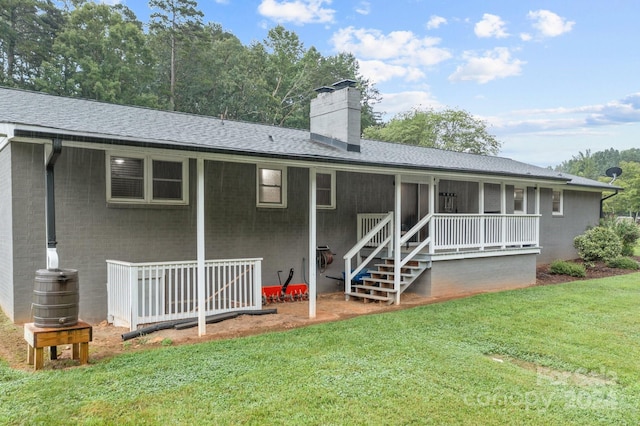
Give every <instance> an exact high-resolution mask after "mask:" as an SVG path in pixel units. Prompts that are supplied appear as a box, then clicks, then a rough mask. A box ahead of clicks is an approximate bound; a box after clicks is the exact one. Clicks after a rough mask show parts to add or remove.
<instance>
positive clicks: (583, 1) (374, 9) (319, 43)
mask: <svg viewBox="0 0 640 426" xmlns="http://www.w3.org/2000/svg"><path fill="white" fill-rule="evenodd" d="M105 1H106V0H105ZM107 2H109V3H114V2H121V3H124V4H126V5H127V6H128V7H130V8H131V9H132V10H134V12H136V14H137V16H138V18H139V19H140V20H141V21H143V22H147V21H148V16H149V13H150V10H149V8H148V5H147V1H144V0H119V1H118V0H109V1H107ZM198 6H199V9H200V10H202V11H203V12H204V14H205V21H207V22H208V21H212V22H217V23H220V24H221V25H222V26H223V28H224V29H225V30H227V31H230V32H231V33H233V34H235V35H236V36H237V37H239V38H240V40H241V41H242V42H243V43H244V44H249V43H251V42H252V41H262V40H264V38H265V37H266V35H267V31H268V30H269V29H270V28H272V27H274V26H275V25H278V24H282V25H284V26H285V27H286V28H287V29H289V30H292V31H294V32H295V33H296V34H298V36H299V37H300V40H301V41H302V42H303V43H304V45H305V47H307V48H309V47H311V46H315V47H316V48H317V49H318V50H320V51H321V52H322V53H323V54H324V55H332V54H335V53H338V52H341V51H349V52H351V53H353V54H354V55H355V56H356V58H358V60H359V63H360V67H361V72H362V74H363V75H364V76H365V77H367V78H369V79H370V80H371V81H372V82H374V83H375V85H376V87H377V88H378V89H379V90H380V92H381V94H382V97H383V100H382V102H381V103H380V104H378V105H377V106H376V110H378V111H380V112H385V113H386V115H385V116H384V117H385V118H387V119H388V118H390V117H392V116H393V115H395V114H396V113H399V112H403V111H408V110H411V109H412V108H416V107H419V108H434V109H441V108H446V107H452V108H460V109H464V110H467V111H469V112H470V113H471V114H473V115H474V116H476V117H478V118H480V119H483V120H485V121H486V122H487V124H488V126H489V130H490V132H491V133H493V134H495V135H496V136H497V138H498V139H499V140H500V141H501V142H502V144H503V145H502V149H501V152H500V155H501V156H504V157H510V158H513V159H515V160H519V161H524V162H527V163H531V164H536V165H539V166H553V165H557V164H560V163H561V162H562V161H564V160H568V159H570V158H571V157H572V156H574V155H577V154H578V152H580V151H582V152H585V151H586V150H591V151H592V152H596V151H602V150H605V149H608V148H615V149H618V150H624V149H628V148H634V147H640V138H639V136H640V124H639V122H640V49H639V46H638V44H640V25H638V19H639V17H640V1H638V0H607V1H605V0H598V1H596V0H579V1H575V0H554V1H551V0H549V1H546V0H536V1H533V0H482V1H480V0H466V1H463V0H394V1H390V0H368V1H358V0H355V1H338V0H333V1H331V0H199V1H198ZM328 83H330V82H328Z"/></svg>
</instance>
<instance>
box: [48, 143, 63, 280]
mask: <svg viewBox="0 0 640 426" xmlns="http://www.w3.org/2000/svg"><path fill="white" fill-rule="evenodd" d="M61 152H62V139H60V138H59V137H56V138H53V139H52V149H51V153H50V154H49V156H48V157H47V161H46V177H45V179H46V181H45V182H46V214H47V269H49V270H52V269H58V264H59V262H58V252H57V250H56V246H57V245H58V242H57V241H56V200H55V186H54V166H55V164H56V161H57V160H58V157H59V156H60V154H61Z"/></svg>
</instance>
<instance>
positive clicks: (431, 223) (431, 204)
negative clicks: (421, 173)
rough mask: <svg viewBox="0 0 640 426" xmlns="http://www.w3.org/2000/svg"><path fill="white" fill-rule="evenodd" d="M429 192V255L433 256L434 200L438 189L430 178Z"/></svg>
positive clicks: (434, 239) (433, 179)
mask: <svg viewBox="0 0 640 426" xmlns="http://www.w3.org/2000/svg"><path fill="white" fill-rule="evenodd" d="M429 183H430V185H431V192H430V197H429V213H430V214H431V215H432V216H431V220H430V221H429V254H433V252H434V247H435V244H436V233H435V231H436V225H435V221H436V217H435V214H436V200H437V198H436V197H437V196H438V188H437V187H436V185H437V182H436V178H435V177H433V176H431V178H430V182H429Z"/></svg>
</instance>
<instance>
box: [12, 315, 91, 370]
mask: <svg viewBox="0 0 640 426" xmlns="http://www.w3.org/2000/svg"><path fill="white" fill-rule="evenodd" d="M92 339H93V328H92V327H91V326H90V325H89V324H87V323H86V322H84V321H78V323H77V324H76V325H74V326H71V327H60V328H53V327H47V328H41V327H36V326H35V325H34V323H32V322H30V323H27V324H25V325H24V340H26V341H27V364H29V365H31V364H33V366H34V369H35V370H40V369H41V368H42V366H43V364H44V348H46V347H51V359H56V358H57V350H56V346H58V345H68V344H73V359H78V360H80V364H86V363H87V362H89V342H90V341H91V340H92ZM34 352H35V353H34ZM34 355H35V356H34Z"/></svg>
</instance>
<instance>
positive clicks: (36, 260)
mask: <svg viewBox="0 0 640 426" xmlns="http://www.w3.org/2000/svg"><path fill="white" fill-rule="evenodd" d="M11 157H12V158H11V160H12V164H11V173H12V192H13V194H12V203H13V209H12V210H13V292H14V313H13V318H12V319H13V320H14V321H15V322H28V321H31V320H32V318H31V303H32V301H33V285H34V284H33V283H34V277H35V273H36V271H37V270H38V269H41V268H46V266H47V265H46V234H45V232H46V231H45V229H46V227H45V198H44V196H45V192H44V175H45V174H44V147H43V146H42V145H35V144H23V143H12V144H11Z"/></svg>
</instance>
